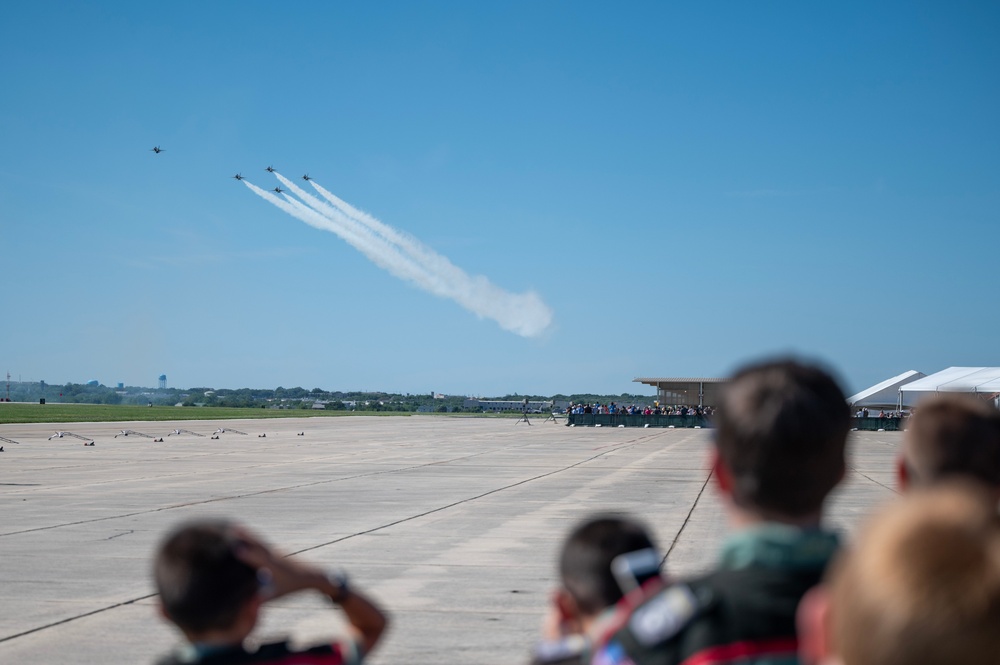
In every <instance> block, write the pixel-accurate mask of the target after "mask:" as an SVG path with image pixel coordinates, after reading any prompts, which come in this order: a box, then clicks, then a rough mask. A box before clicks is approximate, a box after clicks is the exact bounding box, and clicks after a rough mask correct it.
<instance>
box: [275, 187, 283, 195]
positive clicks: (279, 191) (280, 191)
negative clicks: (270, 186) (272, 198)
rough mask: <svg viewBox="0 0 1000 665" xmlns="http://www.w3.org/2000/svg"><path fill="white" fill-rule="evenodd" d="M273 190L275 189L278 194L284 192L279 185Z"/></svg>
mask: <svg viewBox="0 0 1000 665" xmlns="http://www.w3.org/2000/svg"><path fill="white" fill-rule="evenodd" d="M274 191H276V192H277V193H279V194H284V193H285V190H283V189H282V188H281V187H275V188H274Z"/></svg>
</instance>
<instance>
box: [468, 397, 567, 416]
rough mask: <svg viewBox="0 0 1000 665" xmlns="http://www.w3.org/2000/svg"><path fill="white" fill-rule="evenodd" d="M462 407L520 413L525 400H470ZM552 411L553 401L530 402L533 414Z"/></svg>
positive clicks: (529, 405) (529, 408)
mask: <svg viewBox="0 0 1000 665" xmlns="http://www.w3.org/2000/svg"><path fill="white" fill-rule="evenodd" d="M462 406H463V407H465V408H466V409H476V408H479V409H482V410H483V411H488V412H493V413H495V412H498V411H520V410H521V409H523V408H524V400H523V399H475V398H470V399H467V400H465V401H464V402H462ZM551 409H552V402H551V401H541V400H536V401H529V402H528V411H530V412H532V413H541V412H543V411H550V410H551Z"/></svg>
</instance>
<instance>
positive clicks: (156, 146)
mask: <svg viewBox="0 0 1000 665" xmlns="http://www.w3.org/2000/svg"><path fill="white" fill-rule="evenodd" d="M150 151H151V152H155V153H156V154H157V155H159V154H160V153H161V152H163V148H161V147H160V146H158V145H154V146H153V147H152V148H150Z"/></svg>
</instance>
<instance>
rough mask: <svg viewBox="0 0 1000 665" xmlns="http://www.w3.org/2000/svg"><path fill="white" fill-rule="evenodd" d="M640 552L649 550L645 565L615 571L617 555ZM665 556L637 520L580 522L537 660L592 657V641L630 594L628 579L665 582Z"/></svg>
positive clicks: (568, 545)
mask: <svg viewBox="0 0 1000 665" xmlns="http://www.w3.org/2000/svg"><path fill="white" fill-rule="evenodd" d="M638 552H641V553H643V554H648V555H649V556H647V557H643V560H644V561H645V563H646V565H645V566H644V568H643V569H642V570H641V571H637V570H636V569H635V568H634V566H626V567H619V568H618V576H617V577H616V575H615V573H614V572H613V570H612V567H613V565H614V562H615V561H616V559H618V557H620V556H622V555H626V554H630V553H638ZM661 559H662V557H661V556H660V555H659V554H657V553H656V548H655V546H654V545H653V541H652V539H651V538H650V537H649V535H648V534H647V533H646V530H645V528H643V527H642V525H640V524H639V523H637V522H635V521H633V520H630V519H627V518H624V517H615V516H611V515H608V516H598V517H593V518H591V519H588V520H586V521H584V522H583V523H581V524H579V525H578V526H577V527H576V528H575V529H573V531H572V532H571V533H570V534H569V536H568V537H567V538H566V541H565V542H564V543H563V547H562V551H561V553H560V555H559V576H560V579H561V585H560V586H559V588H557V589H556V590H555V591H554V592H553V594H552V599H551V605H550V607H549V614H548V616H547V617H546V619H545V625H544V627H543V631H542V632H543V637H544V639H545V641H544V642H542V643H541V644H539V645H538V646H537V647H536V648H535V653H534V656H533V659H532V661H531V662H532V663H533V665H563V664H566V665H568V664H571V663H572V664H577V665H578V664H580V663H584V662H587V660H588V658H589V655H590V645H591V642H592V641H593V640H596V639H598V638H599V637H600V634H601V631H602V627H604V624H605V622H606V621H607V620H609V619H611V618H612V616H613V615H614V611H615V607H616V604H618V603H619V602H621V601H622V598H623V597H624V596H625V595H626V594H625V589H623V588H622V585H623V581H624V583H625V584H627V586H628V587H632V586H633V585H634V587H635V588H638V587H639V586H642V587H643V588H644V589H651V588H652V587H653V586H656V588H660V587H662V581H661V579H660V576H659V572H660V571H659V564H660V561H661ZM621 562H622V563H624V561H621ZM637 572H638V573H639V574H640V575H641V577H636V573H637ZM619 578H622V579H619Z"/></svg>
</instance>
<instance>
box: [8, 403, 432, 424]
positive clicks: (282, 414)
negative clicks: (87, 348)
mask: <svg viewBox="0 0 1000 665" xmlns="http://www.w3.org/2000/svg"><path fill="white" fill-rule="evenodd" d="M350 415H367V416H409V415H413V414H410V413H400V412H395V413H394V412H391V411H377V412H376V411H371V412H360V411H321V410H318V409H317V410H313V409H233V408H226V407H218V406H214V407H213V406H205V407H197V406H135V405H107V404H20V403H18V404H14V403H6V402H2V403H0V424H8V423H97V422H124V421H156V420H235V419H238V418H309V417H317V418H330V417H335V416H350Z"/></svg>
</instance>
